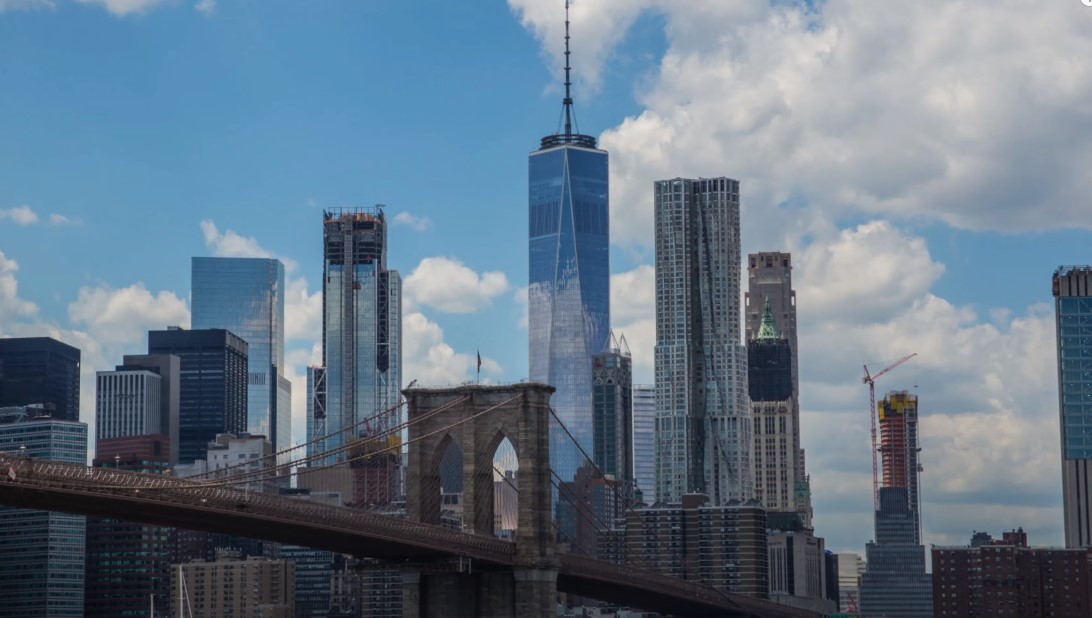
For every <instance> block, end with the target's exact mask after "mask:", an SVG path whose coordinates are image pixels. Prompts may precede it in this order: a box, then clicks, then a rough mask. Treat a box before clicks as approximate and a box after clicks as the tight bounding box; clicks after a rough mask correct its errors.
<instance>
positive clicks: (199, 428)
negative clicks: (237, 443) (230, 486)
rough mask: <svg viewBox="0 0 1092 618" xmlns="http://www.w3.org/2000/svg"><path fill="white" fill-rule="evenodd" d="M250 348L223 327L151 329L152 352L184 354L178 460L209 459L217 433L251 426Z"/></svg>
mask: <svg viewBox="0 0 1092 618" xmlns="http://www.w3.org/2000/svg"><path fill="white" fill-rule="evenodd" d="M247 351H248V346H247V343H246V341H243V340H242V339H240V338H239V337H237V336H235V335H234V334H233V333H232V332H231V331H227V330H223V329H219V328H210V329H208V330H182V329H169V330H153V331H149V332H148V354H174V355H175V356H177V357H178V358H179V366H180V371H179V374H180V377H179V381H178V382H179V387H178V398H179V404H178V410H179V413H178V417H179V418H178V425H179V427H178V434H179V436H178V462H179V463H183V464H188V463H193V462H194V461H196V460H198V459H205V455H206V453H207V451H208V444H209V442H212V441H213V440H215V439H216V434H220V433H241V432H244V431H246V428H247V418H246V416H247V413H246V406H247Z"/></svg>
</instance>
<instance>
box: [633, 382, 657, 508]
mask: <svg viewBox="0 0 1092 618" xmlns="http://www.w3.org/2000/svg"><path fill="white" fill-rule="evenodd" d="M655 453H656V387H655V386H654V385H652V384H634V385H633V480H634V482H636V483H637V488H638V489H640V490H641V495H642V497H643V498H644V500H645V502H646V503H648V504H652V502H653V501H655V500H656V467H655V465H654V461H655Z"/></svg>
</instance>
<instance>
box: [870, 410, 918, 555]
mask: <svg viewBox="0 0 1092 618" xmlns="http://www.w3.org/2000/svg"><path fill="white" fill-rule="evenodd" d="M877 407H878V408H879V410H878V411H877V413H878V416H879V420H880V461H881V463H882V465H883V486H884V487H905V488H906V492H907V493H906V495H907V497H908V499H909V509H910V513H911V516H912V517H913V521H914V542H915V543H921V481H920V477H921V469H922V466H921V461H920V459H921V458H920V453H921V448H920V447H919V446H918V396H917V395H913V394H911V393H908V392H906V391H892V392H890V393H888V394H887V397H884V398H883V401H881V402H880V403H879V404H878V405H877Z"/></svg>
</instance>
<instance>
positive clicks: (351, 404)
mask: <svg viewBox="0 0 1092 618" xmlns="http://www.w3.org/2000/svg"><path fill="white" fill-rule="evenodd" d="M323 225H324V228H323V229H324V234H323V245H324V246H323V250H324V262H323V270H324V275H325V276H324V278H323V358H324V360H325V402H324V404H325V405H324V409H323V412H324V416H323V417H322V418H319V417H318V416H317V414H316V416H314V417H311V418H309V419H308V430H309V433H310V434H311V435H313V436H315V437H320V436H326V437H325V439H324V440H322V441H321V442H320V443H318V444H316V445H315V447H314V448H315V449H318V450H319V451H320V452H321V451H325V450H330V449H337V448H340V447H342V446H344V445H345V444H346V443H347V442H348V440H350V439H351V438H353V437H361V436H367V435H369V434H371V433H374V432H379V431H382V430H384V429H386V428H387V427H394V426H397V425H398V424H399V423H400V420H399V419H401V412H400V410H398V409H395V407H396V406H397V405H398V403H399V402H400V401H401V399H402V394H401V388H402V279H401V276H400V275H399V274H398V271H394V270H388V269H387V224H386V217H385V216H384V214H383V211H382V209H380V208H375V209H363V210H343V211H328V212H324V213H323ZM309 408H310V409H311V412H312V414H315V412H316V408H315V406H314V405H313V403H312V404H309ZM346 455H347V453H346V452H344V451H343V452H341V453H339V454H338V458H339V459H342V460H344V459H345V458H346ZM326 463H333V462H332V461H331V462H326Z"/></svg>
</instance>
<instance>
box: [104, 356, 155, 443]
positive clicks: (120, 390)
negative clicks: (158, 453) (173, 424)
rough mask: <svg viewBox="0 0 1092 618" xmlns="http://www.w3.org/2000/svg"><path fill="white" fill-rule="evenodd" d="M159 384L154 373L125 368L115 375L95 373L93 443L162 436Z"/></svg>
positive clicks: (122, 367) (116, 371) (121, 368)
mask: <svg viewBox="0 0 1092 618" xmlns="http://www.w3.org/2000/svg"><path fill="white" fill-rule="evenodd" d="M161 382H162V380H161V379H160V377H159V374H157V373H154V372H152V371H148V370H147V369H140V368H136V367H132V368H128V367H125V366H124V365H119V366H118V368H117V369H115V370H114V371H99V372H97V373H96V374H95V440H96V442H97V441H99V440H103V439H105V438H119V437H122V436H142V435H145V434H150V433H162V431H163V425H164V424H163V412H162V410H161V409H160V404H161V403H162V397H161V396H160V391H161V388H162V384H161ZM96 452H98V451H97V450H96ZM168 456H169V454H168Z"/></svg>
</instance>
